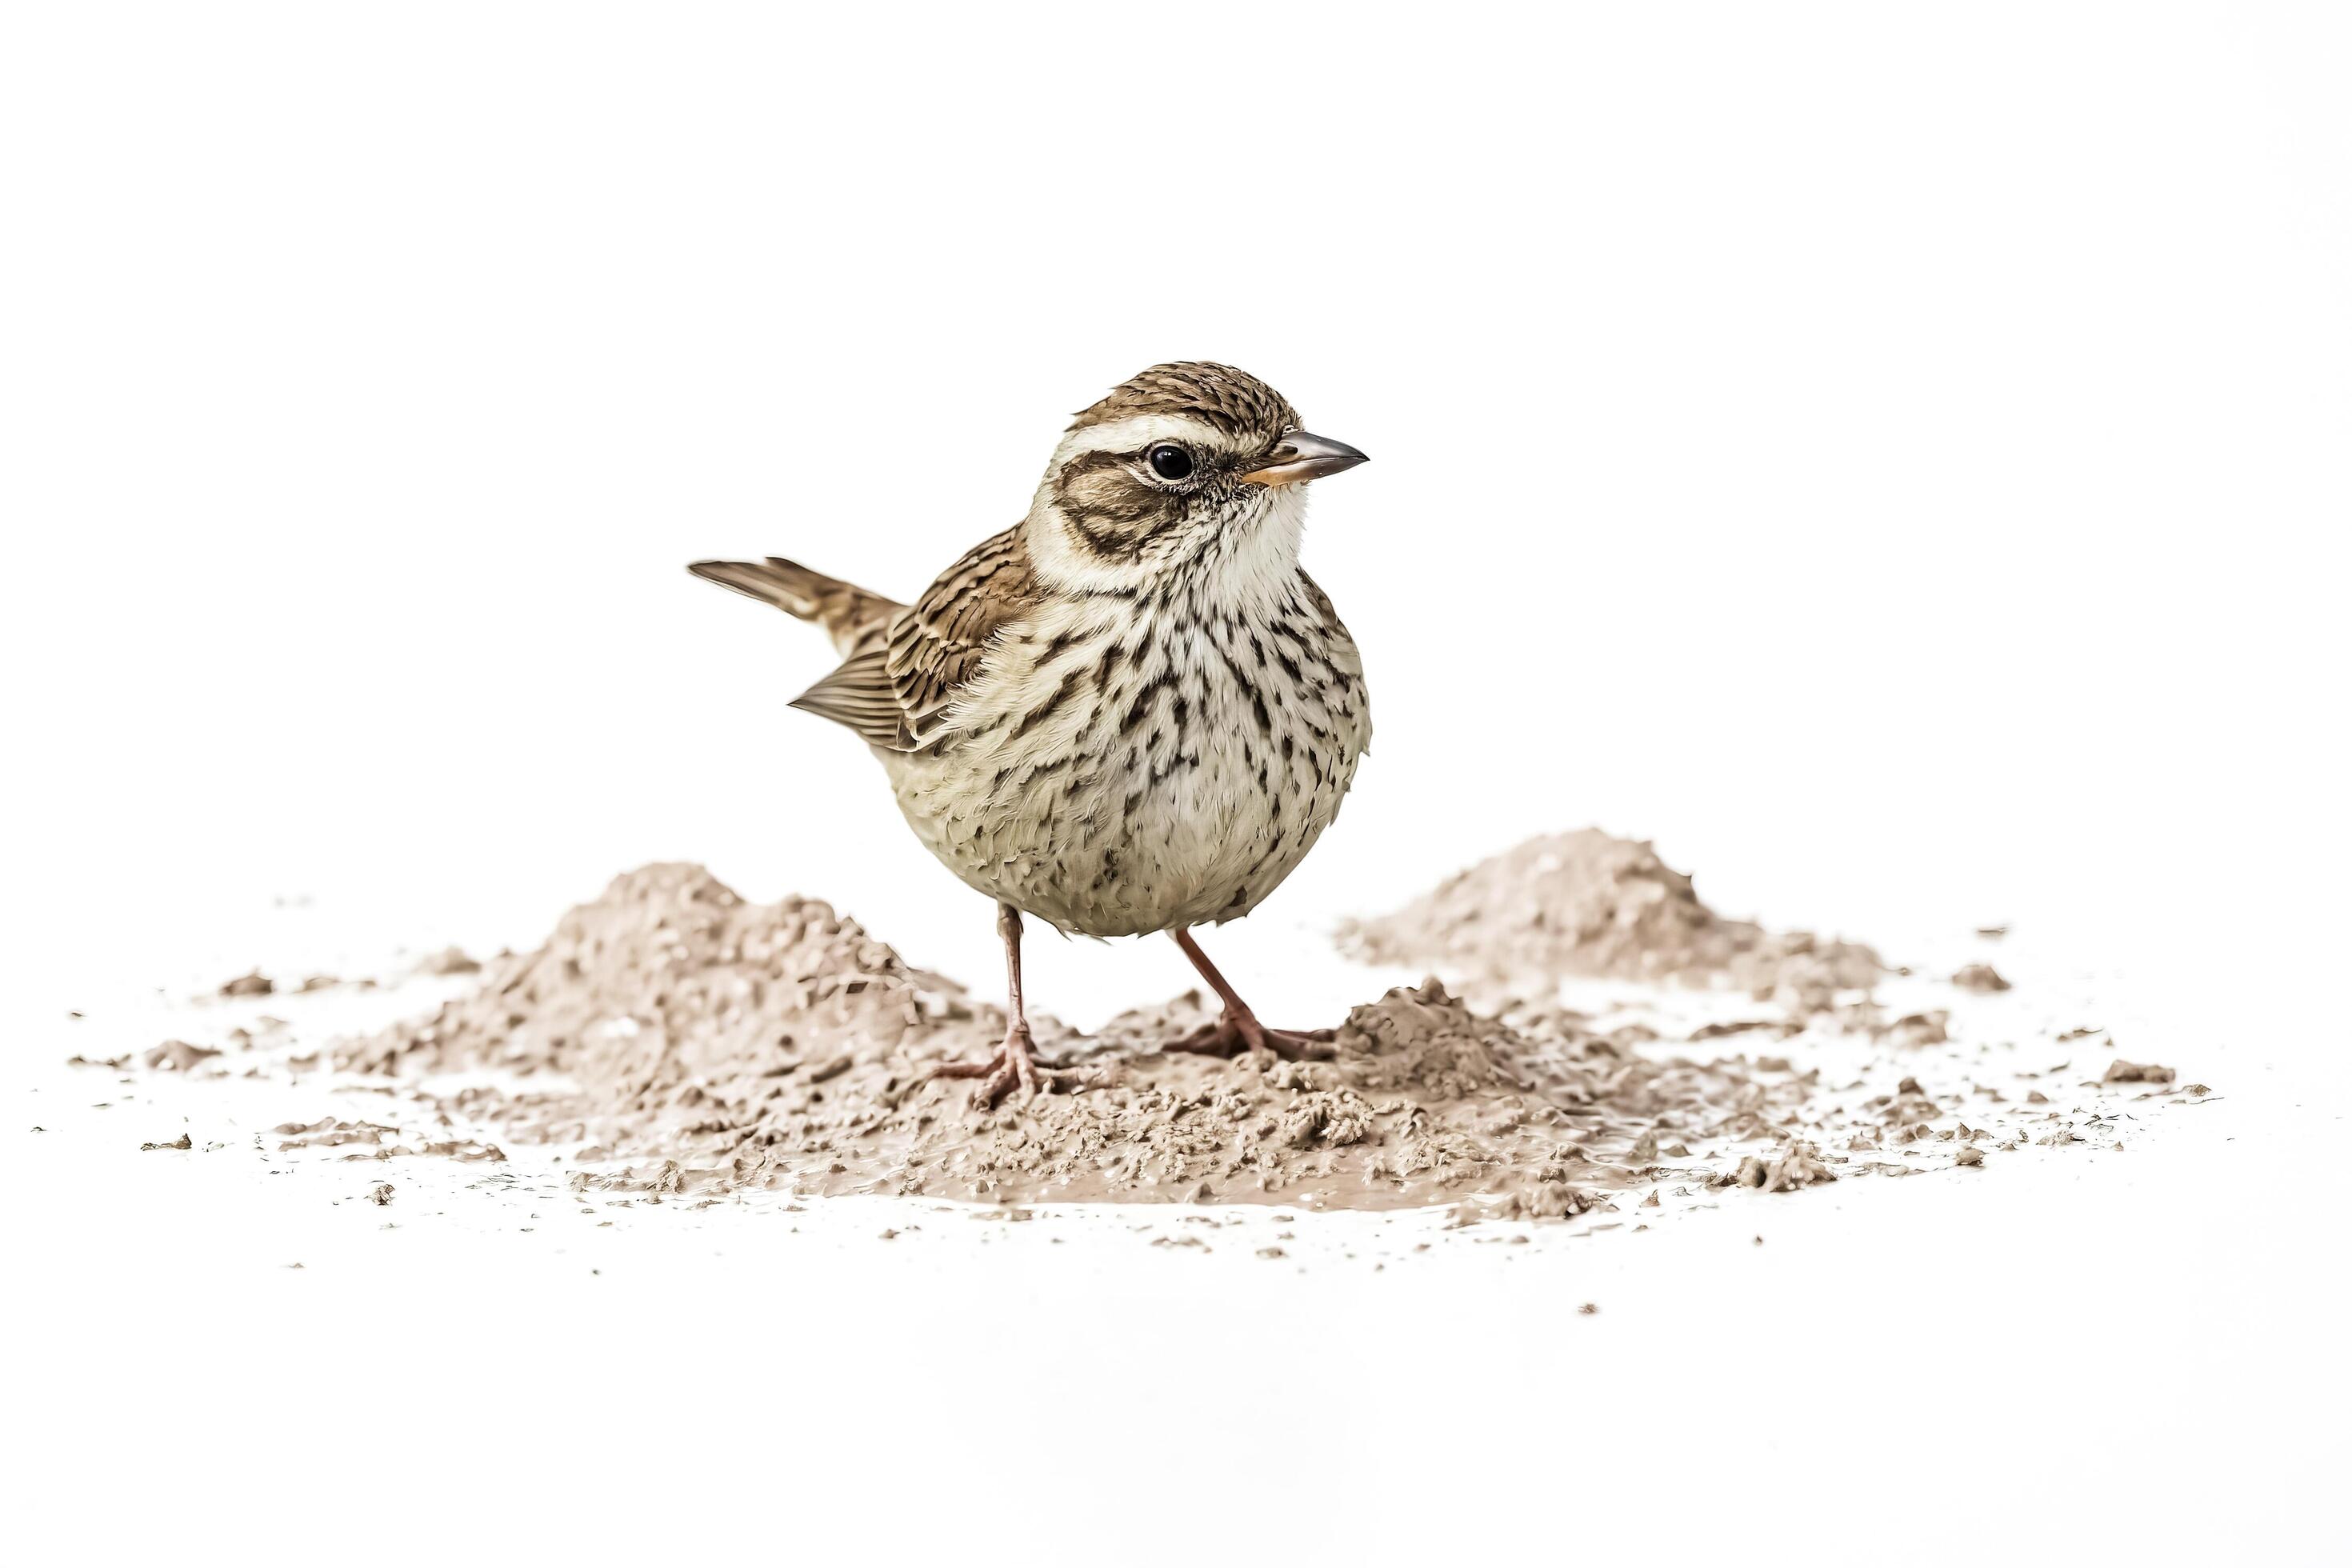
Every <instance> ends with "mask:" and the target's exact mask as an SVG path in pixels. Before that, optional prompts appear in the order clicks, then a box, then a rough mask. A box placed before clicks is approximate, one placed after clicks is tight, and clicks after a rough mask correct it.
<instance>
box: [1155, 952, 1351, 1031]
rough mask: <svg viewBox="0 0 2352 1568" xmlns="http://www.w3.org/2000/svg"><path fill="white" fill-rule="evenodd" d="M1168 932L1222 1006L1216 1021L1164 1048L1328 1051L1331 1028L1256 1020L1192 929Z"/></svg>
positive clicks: (1248, 1006)
mask: <svg viewBox="0 0 2352 1568" xmlns="http://www.w3.org/2000/svg"><path fill="white" fill-rule="evenodd" d="M1168 934H1169V935H1170V936H1172V937H1174V938H1175V939H1176V945H1177V946H1178V947H1181V948H1182V949H1183V950H1184V956H1185V957H1187V958H1189V959H1191V960H1192V967H1193V968H1195V969H1197V970H1199V971H1200V972H1201V978H1202V979H1203V980H1205V981H1207V982H1208V983H1209V988H1210V989H1211V990H1212V991H1214V992H1215V993H1216V994H1217V997H1218V999H1219V1000H1220V1001H1222V1002H1223V1003H1224V1005H1225V1010H1224V1011H1223V1013H1222V1014H1220V1015H1218V1017H1217V1021H1216V1022H1215V1023H1213V1024H1203V1025H1202V1026H1200V1027H1199V1028H1197V1029H1195V1030H1193V1031H1192V1033H1191V1034H1189V1035H1187V1036H1185V1037H1183V1038H1182V1039H1181V1040H1178V1041H1175V1042H1174V1043H1172V1044H1171V1045H1170V1046H1168V1047H1165V1048H1167V1049H1169V1050H1171V1051H1198V1052H1200V1053H1202V1055H1204V1056H1213V1057H1230V1056H1232V1055H1234V1053H1236V1052H1238V1051H1244V1050H1254V1051H1272V1052H1273V1053H1274V1054H1275V1055H1276V1056H1278V1057H1281V1058H1284V1059H1285V1060H1287V1061H1294V1062H1295V1061H1298V1060H1300V1059H1301V1058H1308V1057H1328V1056H1329V1055H1330V1054H1331V1053H1330V1051H1329V1050H1328V1049H1327V1048H1325V1047H1328V1045H1329V1043H1330V1042H1331V1040H1332V1039H1333V1035H1332V1032H1331V1031H1330V1030H1328V1029H1272V1028H1268V1027H1267V1026H1265V1025H1264V1024H1261V1023H1259V1022H1258V1021H1257V1015H1256V1014H1255V1013H1253V1012H1251V1011H1250V1005H1249V1004H1248V1003H1246V1002H1244V1001H1243V1000H1242V999H1241V994H1240V993H1239V992H1237V991H1235V990H1234V988H1233V985H1232V984H1230V983H1229V982H1228V981H1227V980H1226V979H1225V977H1224V976H1223V975H1222V974H1220V973H1217V966H1216V965H1215V964H1213V963H1210V962H1209V955H1208V954H1207V953H1205V952H1202V951H1201V944H1200V943H1199V942H1194V941H1193V940H1192V932H1191V931H1183V930H1181V929H1180V930H1177V931H1170V932H1169V933H1168Z"/></svg>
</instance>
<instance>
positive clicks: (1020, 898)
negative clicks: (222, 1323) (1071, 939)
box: [689, 363, 1372, 1104]
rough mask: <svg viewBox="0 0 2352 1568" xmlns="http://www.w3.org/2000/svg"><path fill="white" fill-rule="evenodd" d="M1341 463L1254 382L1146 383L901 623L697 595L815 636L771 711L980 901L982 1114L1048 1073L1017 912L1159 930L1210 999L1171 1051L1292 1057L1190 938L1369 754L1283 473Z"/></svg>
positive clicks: (767, 586) (743, 582) (819, 593)
mask: <svg viewBox="0 0 2352 1568" xmlns="http://www.w3.org/2000/svg"><path fill="white" fill-rule="evenodd" d="M1364 460H1365V458H1364V454H1363V453H1361V452H1360V451H1358V450H1356V449H1355V448H1354V447H1349V446H1345V445H1342V444H1341V443H1339V442H1338V441H1331V440H1326V439H1325V438H1324V437H1320V436H1312V435H1308V434H1307V432H1306V431H1304V430H1302V429H1301V428H1300V427H1299V419H1298V415H1297V411H1296V410H1294V409H1293V408H1292V407H1291V406H1290V405H1289V404H1288V403H1287V402H1286V401H1284V399H1283V398H1282V397H1281V395H1279V394H1277V393H1276V392H1275V390H1274V389H1273V388H1272V387H1269V386H1267V385H1266V384H1265V383H1264V382H1261V381H1259V380H1257V379H1256V378H1255V376H1251V375H1246V374H1243V373H1242V372H1240V371H1238V370H1234V369H1233V368H1231V367H1230V366H1226V365H1221V364H1209V363H1181V364H1162V365H1154V366H1153V367H1152V368H1151V369H1150V370H1147V371H1145V372H1144V373H1143V374H1140V375H1138V376H1136V377H1134V378H1133V379H1132V380H1129V381H1128V382H1125V383H1123V384H1120V385H1119V386H1118V387H1117V388H1115V389H1114V390H1113V391H1112V392H1111V394H1110V395H1108V397H1105V398H1104V399H1103V400H1102V401H1101V402H1099V403H1097V404H1096V405H1094V406H1093V407H1091V408H1089V409H1087V411H1086V412H1085V413H1083V414H1080V415H1079V416H1077V419H1076V422H1075V423H1074V424H1072V425H1071V426H1070V427H1069V430H1068V432H1067V433H1066V435H1065V436H1064V437H1062V443H1061V445H1060V447H1058V448H1056V449H1055V453H1054V459H1053V461H1052V462H1051V463H1050V464H1049V465H1047V467H1046V469H1045V481H1044V483H1042V484H1040V485H1039V486H1038V487H1037V494H1036V498H1035V500H1033V501H1032V502H1031V503H1030V507H1029V514H1028V516H1027V517H1025V518H1024V519H1023V520H1022V521H1020V522H1019V523H1016V524H1015V525H1014V526H1013V527H1012V528H1009V529H1006V530H1005V531H1003V532H1002V533H1000V534H998V535H996V536H995V537H994V538H992V539H990V540H987V541H985V542H982V543H981V544H979V545H978V546H976V547H974V548H973V549H972V550H971V552H969V553H968V554H966V555H965V556H964V558H963V559H962V560H961V561H959V562H957V563H955V564H954V565H952V566H950V567H949V568H948V569H947V571H946V572H945V573H943V574H940V578H939V580H938V581H936V582H934V583H933V584H931V585H930V587H929V588H928V589H927V590H925V591H924V593H923V595H922V596H921V597H920V598H919V599H917V600H916V601H915V603H914V604H913V605H901V604H899V603H898V601H896V600H893V599H886V598H884V597H882V596H881V595H878V594H873V593H868V592H867V591H866V590H865V589H863V588H859V587H855V586H853V585H851V584H847V583H844V582H841V581H839V580H837V579H835V578H832V577H827V576H824V575H822V574H819V573H815V572H812V571H810V570H809V569H808V568H807V567H805V566H801V565H797V564H795V563H793V562H790V561H782V560H778V559H775V558H773V557H771V558H770V559H769V560H767V561H766V562H764V563H761V562H749V561H702V562H697V563H695V564H694V565H693V566H691V567H690V568H689V570H690V571H692V572H693V573H694V574H696V575H697V576H699V577H707V578H709V580H710V581H712V582H714V583H718V584H721V585H723V586H725V587H729V588H732V589H734V590H735V591H736V592H737V593H740V594H746V595H750V596H751V597H752V598H755V599H758V600H761V602H762V603H765V604H770V605H776V606H777V607H778V608H780V609H782V610H784V611H786V612H788V613H790V614H792V615H794V616H799V617H800V618H801V619H803V620H807V621H814V622H816V623H817V624H818V625H819V626H823V627H824V629H825V630H826V631H827V632H829V633H830V634H832V637H833V641H834V646H835V648H837V649H838V650H839V652H840V654H841V657H842V664H841V668H838V669H836V670H835V671H834V672H833V673H832V674H831V675H828V676H826V677H825V678H824V679H823V680H820V681H818V682H817V683H816V684H815V685H814V686H813V687H811V688H809V689H808V690H806V691H805V692H803V693H802V694H801V695H800V696H799V697H798V698H797V699H795V700H793V707H795V708H803V709H806V710H808V711H810V712H812V713H816V714H819V715H822V716H823V717H824V718H827V719H831V720H833V721H835V722H836V723H840V724H844V725H846V726H847V727H848V728H850V729H851V730H853V731H856V732H857V734H858V735H859V736H860V737H861V738H863V739H864V740H865V742H866V744H867V745H868V746H870V747H872V748H873V751H874V754H875V755H876V756H877V757H878V758H880V759H881V762H882V766H883V769H884V771H885V772H886V773H888V774H889V777H890V783H891V785H892V787H893V788H894V789H895V790H896V791H897V792H898V808H899V810H900V811H901V812H903V813H904V814H905V815H906V818H907V822H908V826H911V827H913V828H914V830H915V835H916V837H919V838H920V839H921V840H922V841H923V844H924V846H925V847H928V848H929V850H930V852H931V853H932V854H933V855H936V856H938V857H939V858H940V861H941V862H942V863H943V864H944V865H945V866H946V867H947V868H948V869H949V870H950V871H953V872H954V873H955V874H956V875H957V876H958V877H961V878H962V879H963V880H964V881H965V882H966V883H968V884H970V885H971V887H973V888H975V889H979V890H980V891H981V892H983V893H985V894H987V895H988V896H989V897H990V898H992V899H994V900H996V904H997V930H998V931H1000V932H1001V933H1002V934H1003V938H1004V963H1005V973H1006V981H1007V986H1008V990H1009V992H1010V1000H1009V1003H1008V1005H1007V1013H1008V1016H1009V1019H1010V1022H1009V1024H1008V1026H1007V1028H1006V1031H1005V1037H1004V1043H1003V1046H1002V1047H999V1049H998V1050H997V1052H996V1054H995V1055H994V1056H993V1057H992V1058H990V1059H988V1060H987V1061H984V1062H969V1063H959V1064H956V1065H953V1066H950V1067H947V1068H941V1069H940V1076H943V1077H951V1078H979V1079H985V1080H986V1081H985V1082H984V1083H983V1085H982V1089H981V1097H982V1099H983V1100H985V1101H986V1102H987V1103H989V1104H993V1103H994V1102H995V1101H996V1100H998V1099H999V1098H1001V1097H1002V1096H1003V1094H1004V1093H1005V1091H1006V1090H1008V1089H1011V1088H1013V1085H1015V1084H1019V1085H1020V1086H1021V1087H1023V1088H1024V1089H1029V1090H1031V1091H1033V1092H1034V1090H1036V1089H1039V1088H1041V1087H1044V1086H1045V1085H1046V1084H1049V1083H1050V1082H1052V1081H1053V1080H1054V1079H1055V1076H1056V1074H1057V1069H1055V1068H1050V1067H1046V1066H1045V1065H1043V1064H1041V1063H1040V1062H1039V1061H1038V1060H1037V1055H1036V1047H1035V1044H1034V1041H1033V1040H1032V1039H1031V1037H1030V1034H1029V1024H1028V1020H1027V1018H1026V1017H1025V1016H1024V1014H1023V1011H1022V997H1021V917H1022V915H1023V914H1024V913H1025V914H1032V915H1035V916H1037V917H1038V918H1039V919H1041V920H1045V921H1051V922H1053V924H1055V926H1058V927H1060V928H1061V929H1062V930H1063V931H1079V932H1084V933H1085V934H1087V935H1088V936H1097V937H1111V936H1133V935H1137V934H1139V933H1141V932H1146V931H1166V932H1168V933H1169V934H1170V935H1171V936H1172V937H1174V938H1175V939H1176V943H1177V945H1178V946H1180V947H1181V948H1182V949H1183V950H1184V954H1185V956H1186V957H1187V958H1190V959H1191V960H1192V963H1193V966H1194V967H1195V968H1197V969H1199V970H1200V972H1201V974H1202V978H1203V979H1205V980H1207V981H1208V983H1209V984H1210V985H1211V986H1212V987H1213V989H1214V990H1215V991H1216V993H1217V995H1218V996H1219V998H1220V999H1221V1000H1222V1001H1223V1004H1224V1011H1223V1016H1221V1017H1220V1018H1219V1019H1218V1020H1217V1022H1215V1023H1213V1024H1210V1025H1206V1026H1202V1028H1201V1029H1199V1030H1197V1031H1195V1032H1194V1033H1193V1034H1192V1035H1191V1036H1189V1037H1186V1038H1184V1039H1182V1040H1179V1041H1175V1042H1172V1043H1171V1046H1170V1047H1169V1048H1171V1049H1176V1050H1194V1051H1206V1052H1212V1053H1215V1054H1219V1055H1231V1054H1233V1053H1234V1052H1235V1051H1237V1050H1241V1049H1243V1048H1245V1047H1246V1048H1253V1049H1261V1050H1271V1051H1275V1052H1277V1053H1280V1054H1282V1055H1285V1056H1290V1057H1296V1056H1299V1055H1302V1054H1307V1053H1308V1052H1310V1051H1311V1049H1312V1047H1314V1046H1315V1045H1316V1044H1318V1042H1320V1041H1324V1040H1328V1039H1329V1038H1330V1037H1331V1035H1330V1031H1328V1030H1318V1031H1312V1032H1299V1031H1294V1030H1288V1029H1274V1028H1268V1027H1267V1026H1265V1025H1263V1024H1261V1023H1260V1022H1259V1021H1258V1019H1257V1016H1256V1015H1255V1014H1254V1013H1253V1012H1251V1011H1250V1008H1249V1005H1248V1004H1246V1003H1244V1001H1243V1000H1242V999H1241V997H1240V996H1239V995H1237V994H1235V993H1234V988H1233V987H1232V986H1231V985H1230V984H1227V983H1226V981H1225V978H1224V976H1223V975H1222V974H1220V973H1217V969H1216V966H1215V965H1214V964H1212V963H1210V962H1209V959H1208V956H1207V954H1205V953H1203V952H1202V951H1201V947H1200V944H1199V943H1198V942H1195V941H1193V939H1192V930H1191V928H1192V927H1193V926H1196V925H1200V924H1202V923H1204V922H1207V921H1216V922H1219V923H1222V922H1223V921H1229V920H1234V919H1235V918H1237V917H1239V916H1242V915H1245V914H1247V913H1249V912H1250V910H1253V909H1255V908H1256V907H1257V905H1258V903H1259V901H1260V900H1263V899H1265V896H1266V895H1267V894H1268V893H1271V892H1272V891H1274V889H1276V887H1277V886H1279V885H1280V884H1281V882H1282V879H1284V878H1285V877H1286V876H1288V875H1289V874H1290V871H1291V868H1293V867H1295V866H1297V864H1298V862H1299V860H1300V859H1301V858H1304V857H1305V856H1306V854H1307V850H1308V849H1310V848H1312V847H1314V844H1315V840H1316V838H1317V837H1318V836H1319V835H1320V834H1321V833H1322V831H1323V829H1324V828H1325V827H1326V826H1328V825H1329V823H1330V821H1331V819H1332V817H1333V816H1337V815H1338V813H1339V800H1340V797H1341V796H1342V795H1346V794H1347V792H1348V786H1349V784H1350V783H1351V782H1352V781H1353V780H1354V778H1355V775H1356V761H1357V759H1358V758H1359V757H1360V756H1362V755H1363V752H1364V750H1365V747H1366V745H1367V744H1368V743H1369V742H1370V740H1371V733H1372V722H1371V710H1370V703H1369V701H1368V700H1367V697H1366V693H1365V689H1364V670H1363V664H1362V662H1361V661H1360V659H1359V658H1357V654H1356V644H1355V641H1354V639H1353V638H1351V637H1349V635H1348V628H1347V627H1346V626H1341V625H1340V624H1339V616H1338V615H1337V614H1336V613H1334V611H1333V610H1332V608H1331V601H1330V600H1329V599H1328V598H1327V597H1325V596H1324V594H1323V591H1322V590H1321V589H1320V588H1318V587H1317V586H1316V585H1315V582H1314V579H1312V578H1310V577H1309V576H1307V574H1306V573H1305V572H1303V571H1301V570H1300V569H1299V565H1298V545H1299V535H1300V531H1301V526H1302V523H1303V520H1304V517H1305V513H1306V494H1305V492H1306V487H1307V482H1308V481H1309V480H1312V479H1321V478H1323V477H1324V476H1326V475H1328V474H1336V473H1339V472H1341V471H1342V470H1344V469H1348V468H1354V467H1355V466H1356V465H1357V464H1359V463H1361V462H1363V461H1364Z"/></svg>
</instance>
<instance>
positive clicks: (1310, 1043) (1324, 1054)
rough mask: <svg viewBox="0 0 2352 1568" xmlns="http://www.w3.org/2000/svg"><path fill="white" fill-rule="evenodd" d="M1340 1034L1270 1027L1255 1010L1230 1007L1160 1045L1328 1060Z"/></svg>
mask: <svg viewBox="0 0 2352 1568" xmlns="http://www.w3.org/2000/svg"><path fill="white" fill-rule="evenodd" d="M1337 1038H1339V1036H1338V1035H1337V1034H1336V1033H1335V1032H1334V1031H1332V1030H1329V1029H1273V1028H1268V1027H1267V1026H1265V1025H1264V1024H1261V1023H1259V1022H1258V1021H1257V1017H1256V1016H1255V1014H1252V1013H1249V1012H1246V1011H1240V1010H1236V1009H1234V1008H1232V1007H1228V1008H1226V1009H1225V1010H1224V1011H1223V1013H1221V1014H1219V1015H1218V1016H1216V1018H1215V1019H1214V1020H1213V1021H1212V1022H1209V1023H1206V1024H1203V1025H1202V1026H1200V1027H1199V1028H1197V1029H1195V1030H1193V1031H1192V1033H1191V1034H1189V1035H1187V1036H1185V1037H1183V1038H1182V1039H1181V1040H1171V1041H1170V1042H1169V1043H1168V1044H1167V1045H1165V1046H1163V1047H1160V1048H1161V1049H1162V1050H1167V1051H1185V1052H1190V1053H1192V1054H1193V1055H1196V1056H1204V1057H1234V1056H1238V1055H1240V1054H1241V1053H1242V1052H1243V1051H1245V1050H1250V1051H1271V1052H1273V1053H1274V1054H1275V1055H1276V1056H1277V1057H1280V1058H1282V1059H1283V1060H1285V1061H1286V1062H1297V1061H1328V1060H1329V1059H1330V1058H1332V1056H1334V1055H1335V1054H1336V1053H1335V1052H1333V1051H1332V1049H1331V1048H1330V1047H1331V1042H1332V1041H1333V1040H1335V1039H1337Z"/></svg>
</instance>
